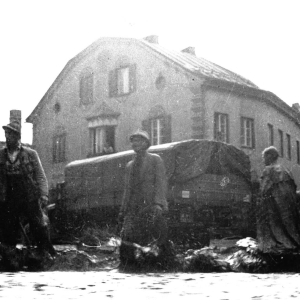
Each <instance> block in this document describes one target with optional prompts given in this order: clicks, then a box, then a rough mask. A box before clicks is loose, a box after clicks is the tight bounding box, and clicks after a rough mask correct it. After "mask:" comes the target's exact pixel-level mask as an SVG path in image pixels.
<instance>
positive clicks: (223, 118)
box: [214, 113, 229, 143]
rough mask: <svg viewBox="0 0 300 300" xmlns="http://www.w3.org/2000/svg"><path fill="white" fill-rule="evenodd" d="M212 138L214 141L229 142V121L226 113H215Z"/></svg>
mask: <svg viewBox="0 0 300 300" xmlns="http://www.w3.org/2000/svg"><path fill="white" fill-rule="evenodd" d="M214 139H215V140H216V141H220V142H224V143H229V122H228V115H227V114H220V113H215V116H214Z"/></svg>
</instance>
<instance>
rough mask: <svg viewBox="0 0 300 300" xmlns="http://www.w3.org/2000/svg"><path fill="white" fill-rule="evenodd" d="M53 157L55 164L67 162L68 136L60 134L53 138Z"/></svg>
mask: <svg viewBox="0 0 300 300" xmlns="http://www.w3.org/2000/svg"><path fill="white" fill-rule="evenodd" d="M52 155H53V162H54V163H59V162H63V161H65V160H66V134H60V135H56V136H54V137H53V148H52Z"/></svg>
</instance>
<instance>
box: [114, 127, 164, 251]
mask: <svg viewBox="0 0 300 300" xmlns="http://www.w3.org/2000/svg"><path fill="white" fill-rule="evenodd" d="M130 142H131V146H132V149H133V150H134V151H135V156H134V158H133V160H131V161H130V162H129V163H128V164H127V166H126V171H125V172H126V173H125V190H124V195H123V201H122V206H121V212H120V215H119V219H120V220H121V221H123V229H122V239H123V240H124V241H129V242H134V243H137V244H140V245H143V246H145V245H147V244H149V243H152V242H156V243H157V244H158V245H161V244H163V243H165V242H166V239H167V224H166V220H165V216H164V213H165V212H166V211H167V210H168V203H167V200H166V192H167V179H166V172H165V167H164V163H163V160H162V159H161V157H160V156H159V155H157V154H151V153H148V151H147V149H148V148H149V147H150V139H149V136H148V134H147V132H145V131H137V132H136V133H134V134H132V135H131V136H130Z"/></svg>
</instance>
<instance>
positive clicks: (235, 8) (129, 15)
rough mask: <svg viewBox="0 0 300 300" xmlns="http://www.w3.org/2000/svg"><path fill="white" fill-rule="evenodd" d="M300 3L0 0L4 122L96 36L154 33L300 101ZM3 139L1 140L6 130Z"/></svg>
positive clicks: (26, 128) (0, 115) (27, 138)
mask: <svg viewBox="0 0 300 300" xmlns="http://www.w3.org/2000/svg"><path fill="white" fill-rule="evenodd" d="M298 3H299V1H296V0H295V1H289V0H286V1H276V0H273V1H268V0H265V1H264V0H260V1H255V0H252V1H243V0H238V1H233V0H219V1H217V0H216V1H214V0H207V1H201V0H197V1H188V0H184V1H176V0H173V1H169V0H160V1H156V0H152V1H143V0H139V1H131V0H126V1H125V0H123V1H112V0H106V1H102V0H98V1H91V0H90V1H89V0H82V1H77V0H70V1H69V0H60V1H55V0H52V1H50V0H49V1H46V0H44V1H42V0H37V1H33V0H26V1H24V0H20V1H17V0H15V1H8V0H7V1H5V0H2V1H0V28H1V29H0V30H1V48H0V60H1V63H0V65H1V69H0V76H1V98H0V99H1V100H0V101H1V109H0V120H1V125H4V124H7V123H8V121H9V111H10V110H11V109H20V110H21V111H22V121H23V123H22V127H23V132H22V141H23V142H26V143H31V142H32V129H31V125H30V124H25V123H24V122H25V119H26V118H27V117H28V116H29V114H30V113H31V112H32V111H33V109H34V108H35V106H36V105H37V104H38V102H39V101H40V99H41V98H42V97H43V95H44V94H45V93H46V91H47V90H48V88H49V87H50V86H51V84H52V83H53V81H54V80H55V78H56V77H57V76H58V74H59V73H60V72H61V71H62V69H63V68H64V66H65V65H66V64H67V62H68V61H69V60H70V59H71V58H73V57H74V56H76V55H77V54H78V53H80V52H81V51H82V50H84V49H85V48H86V47H88V46H89V45H90V44H92V43H93V42H94V41H96V40H97V39H99V38H100V37H109V36H114V37H118V36H120V37H133V38H143V37H145V36H147V35H152V34H155V35H158V36H159V43H160V44H161V45H163V46H165V47H167V48H169V49H173V50H182V49H184V48H186V47H188V46H193V47H195V48H196V55H197V56H199V57H203V58H205V59H207V60H210V61H212V62H214V63H216V64H219V65H221V66H222V67H224V68H227V69H229V70H231V71H233V72H235V73H238V74H239V75H241V76H243V77H245V78H247V79H249V80H251V81H252V82H254V83H255V84H256V85H258V86H259V88H261V89H264V90H268V91H271V92H273V93H274V94H276V95H277V96H278V97H280V98H281V99H282V100H283V101H285V102H286V103H288V104H289V105H292V104H293V103H297V102H300V95H299V92H298V89H299V80H300V76H299V70H300V58H299V54H300V43H299V36H300V35H299V29H300V17H299V7H300V4H298ZM0 141H4V134H3V130H1V131H0Z"/></svg>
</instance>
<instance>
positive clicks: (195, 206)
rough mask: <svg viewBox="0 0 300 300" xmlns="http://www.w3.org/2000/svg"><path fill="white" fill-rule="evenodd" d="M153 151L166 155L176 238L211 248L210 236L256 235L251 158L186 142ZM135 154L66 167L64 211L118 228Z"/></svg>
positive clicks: (221, 146)
mask: <svg viewBox="0 0 300 300" xmlns="http://www.w3.org/2000/svg"><path fill="white" fill-rule="evenodd" d="M148 151H149V152H150V153H156V154H158V155H160V156H161V158H162V159H163V161H164V164H165V168H166V176H167V180H168V192H167V200H168V204H169V212H168V214H167V218H168V226H169V234H170V237H171V239H173V240H176V239H177V240H178V241H181V242H182V243H185V242H186V241H190V240H191V239H192V240H193V241H196V242H197V241H200V242H201V244H202V245H205V244H208V243H209V237H226V236H227V237H228V236H233V235H237V236H239V237H245V236H251V235H253V232H254V231H255V228H254V226H255V222H254V217H253V203H252V202H253V201H252V192H251V175H250V168H251V165H250V160H249V157H248V156H247V155H246V154H245V153H244V152H243V151H242V150H240V149H238V148H236V147H234V146H233V145H230V144H226V143H223V142H218V141H210V140H196V139H192V140H185V141H179V142H172V143H168V144H162V145H157V146H151V147H150V148H149V149H148ZM133 155H134V152H133V151H132V150H128V151H122V152H118V153H113V154H109V155H104V156H99V157H93V158H87V159H82V160H76V161H73V162H71V163H69V164H68V165H67V166H66V168H65V182H64V197H62V199H61V201H63V202H62V205H63V209H64V210H65V211H66V212H67V215H68V216H69V218H71V216H73V220H75V219H76V220H83V219H84V220H88V221H91V220H93V221H95V222H96V223H97V224H99V225H101V224H102V225H104V224H115V222H116V220H117V216H118V212H119V209H120V206H121V201H122V195H123V190H124V176H125V167H126V164H127V163H128V162H129V161H130V160H131V159H132V158H133Z"/></svg>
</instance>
